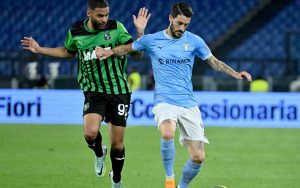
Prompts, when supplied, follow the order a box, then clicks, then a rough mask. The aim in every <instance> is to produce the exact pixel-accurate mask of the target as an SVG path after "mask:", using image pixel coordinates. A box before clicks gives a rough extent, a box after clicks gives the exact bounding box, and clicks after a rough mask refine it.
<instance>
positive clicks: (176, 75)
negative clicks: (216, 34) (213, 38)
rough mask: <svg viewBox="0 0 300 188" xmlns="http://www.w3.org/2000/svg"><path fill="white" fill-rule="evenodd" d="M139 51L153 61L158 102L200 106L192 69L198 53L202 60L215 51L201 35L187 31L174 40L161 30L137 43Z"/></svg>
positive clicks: (135, 48) (156, 99) (134, 43)
mask: <svg viewBox="0 0 300 188" xmlns="http://www.w3.org/2000/svg"><path fill="white" fill-rule="evenodd" d="M132 48H133V50H135V51H145V52H147V53H148V54H149V56H150V58H151V62H152V68H153V74H154V79H155V94H154V104H155V105H157V104H158V103H168V104H173V105H177V106H182V107H187V108H190V107H194V106H197V102H196V99H195V96H194V93H193V85H192V69H193V65H194V59H195V55H197V56H198V57H200V58H201V59H202V60H205V59H207V58H208V57H210V56H211V51H210V49H209V48H208V47H207V45H206V44H205V42H204V41H203V39H202V38H200V37H199V36H197V35H195V34H193V33H190V32H188V31H185V32H184V34H183V35H182V36H181V38H179V39H174V38H172V37H170V36H169V35H167V34H166V31H165V30H164V31H160V32H157V33H154V34H149V35H145V36H143V37H141V38H140V39H138V40H137V41H135V42H133V44H132Z"/></svg>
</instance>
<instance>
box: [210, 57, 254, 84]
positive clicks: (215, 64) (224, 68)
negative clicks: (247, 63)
mask: <svg viewBox="0 0 300 188" xmlns="http://www.w3.org/2000/svg"><path fill="white" fill-rule="evenodd" d="M206 62H207V63H208V64H209V65H210V66H211V67H212V68H214V69H215V70H217V71H221V72H224V73H226V74H228V75H230V76H232V77H234V78H236V79H239V80H241V79H243V77H246V78H247V80H248V81H249V82H250V81H252V78H251V75H250V74H249V73H248V72H246V71H242V72H236V71H235V70H233V69H232V68H231V67H229V66H228V65H226V64H225V63H224V62H222V61H220V60H218V59H217V58H216V57H215V56H213V55H212V56H210V57H209V58H208V59H207V60H206Z"/></svg>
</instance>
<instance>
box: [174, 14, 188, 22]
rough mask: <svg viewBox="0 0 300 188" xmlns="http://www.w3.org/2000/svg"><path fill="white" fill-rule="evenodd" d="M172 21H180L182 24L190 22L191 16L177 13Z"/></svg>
mask: <svg viewBox="0 0 300 188" xmlns="http://www.w3.org/2000/svg"><path fill="white" fill-rule="evenodd" d="M174 21H176V22H180V23H183V24H189V23H190V22H191V18H189V17H186V16H183V15H178V16H177V17H176V18H174Z"/></svg>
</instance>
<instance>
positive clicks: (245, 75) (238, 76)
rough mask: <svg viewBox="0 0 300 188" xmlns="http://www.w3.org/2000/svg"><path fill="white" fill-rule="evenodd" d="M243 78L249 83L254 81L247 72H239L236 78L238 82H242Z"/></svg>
mask: <svg viewBox="0 0 300 188" xmlns="http://www.w3.org/2000/svg"><path fill="white" fill-rule="evenodd" d="M243 78H246V79H247V80H248V81H249V82H251V81H252V77H251V75H250V74H249V73H248V72H246V71H242V72H239V73H238V74H237V76H236V79H238V80H242V79H243Z"/></svg>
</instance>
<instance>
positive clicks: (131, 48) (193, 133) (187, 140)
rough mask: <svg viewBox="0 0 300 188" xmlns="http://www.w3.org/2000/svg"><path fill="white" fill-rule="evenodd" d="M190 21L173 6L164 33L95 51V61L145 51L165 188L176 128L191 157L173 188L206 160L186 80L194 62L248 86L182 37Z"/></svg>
mask: <svg viewBox="0 0 300 188" xmlns="http://www.w3.org/2000/svg"><path fill="white" fill-rule="evenodd" d="M192 15H193V11H192V8H191V7H190V5H189V4H186V3H176V4H174V5H173V7H172V9H171V14H170V16H169V21H170V25H169V27H168V28H167V29H165V30H163V31H159V32H157V33H154V34H148V35H144V36H143V37H141V38H139V39H138V40H136V41H135V42H133V43H132V44H128V45H122V46H118V47H116V48H114V49H112V50H104V49H103V48H100V47H99V48H97V49H96V54H97V57H98V58H100V59H105V58H108V57H110V56H111V55H115V56H122V55H125V54H128V53H132V52H136V51H144V52H147V53H148V54H149V55H150V58H151V62H152V67H153V73H154V79H155V94H154V108H153V113H154V115H155V117H154V118H155V121H156V122H157V124H158V127H159V130H160V133H161V144H160V150H161V156H162V161H163V165H164V169H165V175H166V182H165V188H175V186H176V185H175V178H174V177H175V175H174V169H173V165H174V159H175V147H174V135H175V129H176V127H178V129H179V132H180V138H179V139H180V143H181V144H183V145H185V146H186V147H187V150H188V152H189V156H190V157H189V159H188V160H187V162H186V164H185V166H184V167H183V170H182V175H181V179H180V181H179V184H178V186H177V187H178V188H187V187H188V186H189V184H190V183H191V181H192V180H193V179H194V178H195V177H196V175H197V174H198V173H199V171H200V168H201V165H202V163H203V161H204V158H205V152H204V143H209V142H208V139H207V138H206V137H205V134H204V126H203V123H202V119H201V115H200V110H199V108H198V104H197V101H196V99H195V96H194V94H193V86H192V80H191V78H192V69H193V64H194V58H195V56H198V57H200V58H201V59H203V60H205V61H206V62H207V63H208V64H209V65H211V66H212V67H213V68H214V69H216V70H218V71H221V72H224V73H226V74H228V75H230V76H232V77H234V78H236V79H242V77H246V78H247V80H248V81H251V75H250V74H249V73H247V72H246V71H242V72H236V71H234V70H233V69H232V68H230V67H229V66H228V65H226V64H225V63H223V62H222V61H220V60H218V59H217V58H216V57H214V56H213V54H212V53H211V51H210V49H209V48H208V46H207V45H206V44H205V42H204V41H203V39H202V38H201V37H199V36H197V35H195V34H193V33H190V32H188V31H186V28H187V26H188V25H189V23H190V21H191V17H192Z"/></svg>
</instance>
